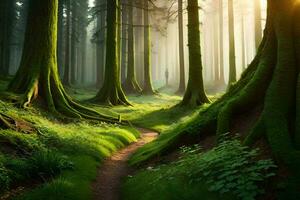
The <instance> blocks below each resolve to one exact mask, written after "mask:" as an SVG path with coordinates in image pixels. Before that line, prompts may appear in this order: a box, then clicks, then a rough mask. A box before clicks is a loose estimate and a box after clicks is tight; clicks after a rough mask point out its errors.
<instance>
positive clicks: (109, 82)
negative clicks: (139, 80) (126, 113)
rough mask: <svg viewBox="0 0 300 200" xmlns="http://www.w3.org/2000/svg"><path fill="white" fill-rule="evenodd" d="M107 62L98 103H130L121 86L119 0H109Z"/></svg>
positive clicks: (97, 96) (95, 99)
mask: <svg viewBox="0 0 300 200" xmlns="http://www.w3.org/2000/svg"><path fill="white" fill-rule="evenodd" d="M106 3H107V19H106V20H107V23H106V24H107V34H106V47H107V49H106V63H105V77H104V83H103V86H102V88H101V89H100V91H99V92H98V94H97V95H96V97H95V98H94V99H93V101H95V102H96V103H100V104H109V105H130V103H129V102H128V100H127V98H126V96H125V94H124V92H123V89H122V87H121V77H120V63H119V60H120V59H119V56H120V51H119V49H118V46H119V45H118V44H117V43H118V42H120V40H119V39H118V34H119V31H118V28H119V26H118V23H119V21H118V20H119V19H120V18H119V17H118V15H119V14H118V9H119V0H107V2H106Z"/></svg>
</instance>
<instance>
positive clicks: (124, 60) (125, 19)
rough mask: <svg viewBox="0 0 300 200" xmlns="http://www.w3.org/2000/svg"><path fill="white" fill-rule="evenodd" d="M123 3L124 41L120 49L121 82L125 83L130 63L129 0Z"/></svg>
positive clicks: (123, 0) (122, 38)
mask: <svg viewBox="0 0 300 200" xmlns="http://www.w3.org/2000/svg"><path fill="white" fill-rule="evenodd" d="M122 3H123V4H124V5H123V6H122V14H121V15H122V26H121V27H122V29H121V31H122V36H121V41H122V45H121V46H122V48H121V49H120V53H121V83H123V82H124V81H125V80H126V69H127V67H128V66H127V65H128V60H127V45H128V42H127V41H128V31H127V29H128V25H127V24H128V9H130V8H128V5H127V4H128V2H127V1H126V0H122Z"/></svg>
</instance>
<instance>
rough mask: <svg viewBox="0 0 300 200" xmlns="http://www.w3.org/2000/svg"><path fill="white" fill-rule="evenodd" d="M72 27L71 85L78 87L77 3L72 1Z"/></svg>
mask: <svg viewBox="0 0 300 200" xmlns="http://www.w3.org/2000/svg"><path fill="white" fill-rule="evenodd" d="M71 5H72V8H71V10H72V25H71V27H72V28H71V65H70V70H71V84H72V85H76V83H77V76H76V75H77V73H76V71H77V67H78V62H77V54H76V51H77V35H78V34H77V25H78V23H77V3H76V1H72V4H71Z"/></svg>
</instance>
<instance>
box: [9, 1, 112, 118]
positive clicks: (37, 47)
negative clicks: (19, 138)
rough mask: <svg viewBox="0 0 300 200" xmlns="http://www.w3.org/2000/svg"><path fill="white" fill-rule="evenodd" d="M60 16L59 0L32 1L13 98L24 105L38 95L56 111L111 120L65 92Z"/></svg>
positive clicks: (48, 107)
mask: <svg viewBox="0 0 300 200" xmlns="http://www.w3.org/2000/svg"><path fill="white" fill-rule="evenodd" d="M41 16H42V17H41ZM57 16H58V0H44V1H40V0H30V2H29V13H28V19H27V29H26V35H25V43H24V51H23V55H22V60H21V64H20V68H19V70H18V72H17V74H16V76H15V77H14V79H13V80H12V82H11V83H10V84H9V87H8V92H9V93H10V92H12V93H15V94H18V96H17V97H15V99H14V100H17V101H18V103H20V104H21V105H22V106H23V107H27V106H28V105H29V104H30V103H31V102H32V101H34V100H35V99H37V98H39V99H40V100H42V101H43V102H44V103H45V104H46V106H47V109H48V110H50V111H51V112H53V113H56V114H59V113H61V114H63V115H66V116H68V117H78V118H81V117H84V118H89V119H103V120H112V119H109V118H108V117H105V116H102V115H100V114H99V113H97V112H96V111H93V110H91V109H88V108H85V107H83V106H81V105H79V104H77V103H75V102H74V101H73V100H72V99H71V98H70V96H69V95H68V94H67V93H66V92H65V90H64V88H63V86H62V84H61V81H60V79H59V74H58V67H57V57H56V55H57V54H56V51H57ZM9 93H8V94H9ZM13 96H15V95H13Z"/></svg>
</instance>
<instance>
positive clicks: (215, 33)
mask: <svg viewBox="0 0 300 200" xmlns="http://www.w3.org/2000/svg"><path fill="white" fill-rule="evenodd" d="M213 22H214V23H213V27H214V29H213V36H214V39H213V43H214V47H213V49H214V50H213V55H214V66H215V70H214V72H215V73H214V74H215V76H214V82H215V85H218V84H219V82H220V62H219V52H220V51H219V30H218V29H219V27H218V22H219V18H218V13H214V16H213Z"/></svg>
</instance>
